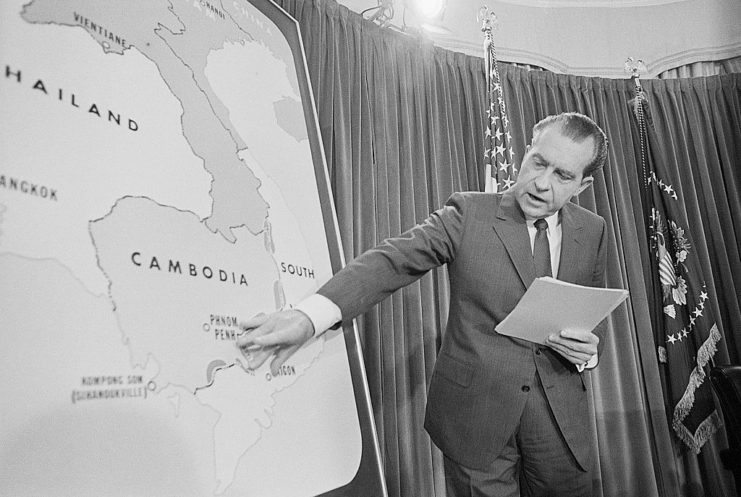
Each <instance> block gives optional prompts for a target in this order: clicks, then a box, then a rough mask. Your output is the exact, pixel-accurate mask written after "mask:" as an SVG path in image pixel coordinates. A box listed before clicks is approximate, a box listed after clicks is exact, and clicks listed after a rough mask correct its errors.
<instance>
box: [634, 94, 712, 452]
mask: <svg viewBox="0 0 741 497" xmlns="http://www.w3.org/2000/svg"><path fill="white" fill-rule="evenodd" d="M634 105H635V113H636V117H637V119H638V124H639V128H640V129H639V133H640V139H641V155H642V162H643V167H644V172H643V174H644V181H645V184H646V187H647V189H648V196H649V204H650V206H651V212H650V214H649V219H648V227H649V238H650V242H651V253H652V256H653V260H652V272H653V274H654V275H655V278H656V280H657V281H656V284H655V287H654V288H655V290H654V302H655V306H654V312H653V321H654V338H655V340H656V344H657V353H658V357H659V364H660V366H661V367H662V368H663V370H664V375H665V378H666V383H665V390H664V397H665V401H666V402H667V404H669V406H670V413H671V414H670V417H671V419H670V421H671V425H672V428H673V429H674V433H675V434H676V436H677V437H678V438H679V439H680V440H681V441H682V442H684V443H685V444H686V445H687V446H688V447H689V448H690V449H691V450H692V451H693V452H694V453H695V454H697V453H699V452H700V449H701V448H702V446H703V445H704V444H705V442H706V441H707V440H708V439H709V438H710V437H711V436H712V434H713V433H714V432H715V431H716V430H717V429H718V427H719V426H720V424H721V420H720V414H719V412H718V410H717V409H716V407H715V403H714V400H713V394H712V391H711V387H710V380H709V379H707V378H706V369H708V368H709V367H710V366H711V365H712V360H713V356H714V355H715V352H716V350H717V345H718V343H719V342H720V340H722V338H723V335H722V332H721V330H720V328H719V326H718V323H717V320H716V318H715V315H714V312H713V308H714V307H716V306H715V304H716V302H715V297H714V295H713V292H712V291H711V289H709V288H708V285H707V284H706V282H705V281H704V277H703V271H702V267H701V265H700V263H699V257H698V250H697V246H696V245H695V244H694V243H693V241H692V233H691V230H690V226H689V224H688V218H687V214H686V211H685V210H684V207H683V200H682V196H681V192H680V191H678V189H677V188H675V187H674V186H673V185H672V180H671V179H670V173H669V170H668V169H667V168H666V159H665V157H666V156H665V154H664V153H663V151H662V148H661V142H660V140H659V139H658V136H657V135H656V132H655V130H654V128H653V126H652V122H651V120H650V115H649V114H648V110H649V108H648V102H647V100H646V96H645V94H644V93H643V92H642V90H641V87H640V86H639V83H637V84H636V98H635V100H634Z"/></svg>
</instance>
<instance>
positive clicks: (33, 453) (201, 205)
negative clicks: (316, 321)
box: [0, 0, 362, 497]
mask: <svg viewBox="0 0 741 497" xmlns="http://www.w3.org/2000/svg"><path fill="white" fill-rule="evenodd" d="M0 47H1V48H0V54H1V55H0V63H1V64H2V66H3V73H2V75H0V77H1V78H2V79H0V106H2V108H3V109H4V115H5V118H4V119H3V120H2V122H0V143H2V147H0V271H2V273H3V275H5V277H4V278H3V279H2V282H1V283H0V308H1V309H2V312H0V328H2V329H3V330H13V332H12V333H4V334H2V336H1V337H0V347H2V348H3V350H6V351H9V353H8V354H7V356H8V359H7V360H4V361H3V362H2V363H1V364H0V374H3V375H5V377H6V378H10V379H11V380H10V381H6V382H4V383H3V385H2V386H1V387H0V395H2V396H3V399H4V401H3V403H2V406H1V407H0V419H2V427H1V428H0V465H2V466H3V467H4V468H7V471H4V473H6V476H7V477H5V476H4V478H2V479H0V494H2V495H17V496H24V495H29V496H30V495H75V496H81V495H82V496H84V495H91V496H92V495H96V496H99V495H179V496H187V495H193V496H196V495H198V496H203V495H214V496H237V495H239V496H244V495H247V496H276V497H277V496H285V495H296V496H309V495H317V494H321V493H323V492H327V491H330V490H332V489H335V488H338V487H340V486H342V485H344V484H346V483H347V482H348V481H350V480H351V479H352V478H353V476H354V475H355V474H356V472H357V470H358V465H359V462H360V457H361V445H362V444H361V435H360V430H359V425H358V417H357V408H356V405H355V398H354V392H353V384H352V379H351V376H350V372H349V365H348V362H347V361H348V359H347V355H346V354H347V352H346V349H345V343H344V340H343V337H342V334H341V333H337V332H335V333H332V332H330V333H328V334H326V335H324V336H322V337H321V338H319V339H316V340H313V341H311V342H310V343H308V344H307V345H306V346H305V347H303V348H302V349H301V350H299V351H298V352H297V353H296V354H295V355H294V356H293V357H291V359H290V360H289V361H288V362H287V363H286V364H285V365H284V366H283V367H282V368H281V369H280V371H279V373H278V374H277V375H275V376H273V375H271V374H270V371H269V365H268V364H266V365H264V366H263V367H261V368H259V369H257V370H254V371H252V370H249V369H247V368H246V365H245V363H244V362H243V360H242V357H241V353H240V351H239V350H238V349H237V348H236V347H235V341H236V337H237V335H238V334H239V333H240V330H239V328H238V322H239V320H241V319H245V318H247V317H250V316H252V315H254V314H256V313H258V312H272V311H274V310H276V309H280V308H283V307H286V306H291V305H293V304H295V303H297V302H298V301H300V300H301V299H302V298H304V297H306V296H307V295H309V294H310V293H312V292H313V291H315V290H316V289H317V288H318V287H319V286H320V285H321V284H322V283H323V282H324V281H326V280H327V279H328V278H329V277H330V276H331V272H332V270H331V264H330V259H329V248H328V237H329V236H330V234H328V233H327V231H326V229H325V221H324V214H323V210H322V202H329V199H320V191H319V189H318V188H317V185H318V183H320V182H323V181H326V177H325V176H324V174H326V173H324V172H323V171H320V172H319V173H318V172H317V170H316V168H315V166H314V164H315V163H314V159H313V157H312V153H311V148H310V145H309V133H308V130H307V126H306V122H307V118H306V117H305V114H304V112H305V111H304V104H303V102H302V98H301V96H300V91H299V82H298V75H297V70H296V66H295V61H294V56H293V52H292V49H291V47H290V46H289V44H288V42H287V41H286V39H285V38H284V37H283V35H282V34H281V31H280V30H279V29H278V28H277V27H276V25H275V24H274V22H273V21H272V20H271V19H270V18H268V17H267V16H266V15H265V14H263V13H262V11H261V10H259V9H258V8H256V7H255V6H253V5H252V4H250V3H249V2H246V1H229V2H220V1H205V0H195V1H193V0H169V1H168V0H159V1H150V0H146V1H144V0H138V1H135V2H123V3H122V2H114V1H99V0H88V1H84V0H69V1H64V2H60V1H53V0H32V1H28V0H25V1H21V0H16V1H8V2H2V4H0ZM302 70H303V69H302ZM309 119H314V117H313V116H311V117H310V118H309ZM331 236H335V235H334V234H332V235H331ZM338 420H342V421H341V422H339V421H338ZM124 468H125V469H124ZM286 468H290V471H289V472H286Z"/></svg>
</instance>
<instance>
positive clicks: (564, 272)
mask: <svg viewBox="0 0 741 497" xmlns="http://www.w3.org/2000/svg"><path fill="white" fill-rule="evenodd" d="M573 211H574V209H573V205H572V204H571V203H570V202H567V203H566V205H564V206H563V207H562V208H561V262H560V263H559V266H558V279H559V280H562V281H568V282H573V281H574V280H575V278H576V274H577V269H578V268H579V260H580V257H579V254H580V253H581V250H583V249H584V244H583V242H582V237H583V235H584V226H583V225H582V223H581V222H580V221H579V219H578V218H577V217H576V216H575V215H574V213H573Z"/></svg>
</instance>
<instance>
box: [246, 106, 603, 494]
mask: <svg viewBox="0 0 741 497" xmlns="http://www.w3.org/2000/svg"><path fill="white" fill-rule="evenodd" d="M606 157H607V140H606V137H605V135H604V133H603V132H602V130H601V129H600V128H599V127H598V126H597V125H596V124H595V123H594V122H593V121H592V120H591V119H589V118H587V117H586V116H583V115H581V114H576V113H566V114H560V115H558V116H551V117H549V118H546V119H544V120H543V121H541V122H539V123H538V124H536V125H535V127H534V128H533V140H532V144H531V145H529V146H528V147H527V152H526V154H525V156H524V158H523V161H522V164H521V166H520V172H519V176H518V178H517V182H516V184H515V185H514V186H513V187H512V188H511V189H510V190H508V191H507V192H505V193H503V194H490V193H474V192H466V193H456V194H454V195H452V196H451V197H450V199H449V200H448V201H447V203H446V205H445V206H444V207H443V208H441V209H440V210H438V211H435V212H434V213H432V214H431V215H430V217H428V218H427V220H425V222H423V223H422V224H419V225H417V226H415V227H414V228H412V229H410V230H408V231H407V232H405V233H403V234H402V235H400V236H399V237H396V238H391V239H388V240H385V241H384V242H382V243H381V244H380V245H378V246H377V247H375V248H373V249H371V250H369V251H367V252H365V253H364V254H362V255H360V256H359V257H358V258H356V259H355V260H353V261H352V262H351V263H350V264H348V265H347V266H346V267H345V268H344V269H342V270H341V271H340V272H338V273H337V274H336V275H335V276H334V277H333V278H332V279H331V280H330V281H329V282H327V283H326V284H325V285H324V286H323V287H322V288H321V289H319V291H318V292H317V294H316V295H313V296H311V297H309V298H308V299H307V300H306V301H304V302H302V303H301V304H300V305H299V306H297V308H295V309H291V310H287V311H280V312H277V313H274V314H271V315H270V316H261V317H256V318H253V319H252V320H250V321H248V322H246V323H243V328H244V329H245V330H246V331H247V332H246V333H245V335H244V336H243V337H241V338H240V339H239V342H238V344H239V346H240V347H242V348H243V350H245V351H249V352H250V353H252V354H253V355H252V357H251V362H250V365H251V366H253V367H258V366H259V365H260V364H262V363H263V362H264V361H265V360H266V359H267V358H268V357H269V356H272V355H274V356H275V357H274V358H273V363H272V367H273V368H276V367H277V366H278V365H279V364H282V363H283V361H285V360H286V358H287V357H288V356H290V355H291V354H292V353H293V352H294V351H295V350H296V349H297V348H298V347H300V346H301V345H302V344H303V343H304V342H305V341H306V340H308V339H309V338H311V337H312V336H313V335H314V334H315V333H321V332H323V331H324V330H325V329H326V328H328V327H329V326H331V325H333V324H335V323H337V322H339V321H344V320H349V319H352V318H353V317H355V316H357V315H358V314H360V313H362V312H365V311H366V310H368V309H369V308H370V307H371V306H373V305H374V304H376V303H377V302H379V301H380V300H382V299H383V298H385V297H387V296H388V295H390V294H391V293H392V292H394V291H395V290H396V289H398V288H400V287H402V286H404V285H407V284H409V283H411V282H413V281H415V280H416V279H418V278H420V277H421V276H422V275H423V274H425V273H426V272H427V271H429V270H430V269H432V268H434V267H437V266H440V265H442V264H447V265H448V274H449V278H450V312H449V319H448V323H447V328H446V332H445V334H444V336H443V342H442V347H441V349H440V353H439V355H438V358H437V362H436V365H435V371H434V373H433V375H432V380H431V382H430V387H429V392H428V400H427V412H426V417H425V428H426V429H427V431H428V432H429V434H430V437H431V438H432V440H433V441H434V442H435V444H436V445H437V446H438V447H439V448H440V449H441V450H442V452H443V454H444V456H445V473H446V484H447V490H448V495H449V496H455V497H457V496H497V497H498V496H518V495H521V494H522V495H528V496H569V497H572V496H588V495H591V477H590V475H589V471H590V467H591V464H590V460H589V455H590V447H591V439H590V433H591V430H590V429H589V427H588V426H587V423H589V419H590V418H589V412H588V407H587V392H586V387H585V383H584V379H583V377H582V374H583V371H584V369H585V368H591V367H594V366H595V365H596V363H597V358H598V352H599V348H600V347H599V343H600V338H599V336H600V334H601V333H602V332H603V327H602V326H599V327H598V328H597V329H596V330H594V332H589V331H584V330H562V331H560V332H559V333H554V334H553V335H551V336H550V337H549V339H548V341H547V346H543V345H538V344H534V343H531V342H527V341H524V340H519V339H516V338H511V337H508V336H504V335H499V334H498V333H497V332H496V331H494V328H495V326H496V325H497V324H498V323H499V322H500V321H502V320H503V319H504V318H505V317H506V316H507V315H508V314H509V312H511V311H512V309H513V308H514V307H515V306H516V305H517V303H518V301H519V300H520V298H521V297H522V296H523V294H524V293H525V291H526V290H527V288H528V286H529V285H530V284H531V283H532V281H533V279H534V278H536V277H537V276H544V275H551V274H553V275H557V277H558V279H560V280H564V281H568V282H571V283H577V284H581V285H588V286H604V281H605V256H606V243H607V231H606V225H605V221H604V220H603V219H602V218H601V217H599V216H597V215H595V214H592V213H591V212H589V211H587V210H585V209H582V208H581V207H579V206H577V205H575V204H573V203H570V202H569V199H570V198H572V197H573V196H575V195H577V194H579V193H580V192H581V191H583V190H584V189H585V188H587V187H589V186H590V185H591V183H592V181H593V175H594V173H595V171H597V170H598V169H599V168H601V167H602V166H603V165H604V163H605V162H606ZM584 305H589V304H588V302H585V303H584ZM255 347H263V348H262V349H255Z"/></svg>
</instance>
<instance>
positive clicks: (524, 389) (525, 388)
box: [522, 385, 530, 392]
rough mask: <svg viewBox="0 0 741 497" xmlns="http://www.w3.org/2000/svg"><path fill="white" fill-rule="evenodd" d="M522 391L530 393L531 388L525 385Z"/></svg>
mask: <svg viewBox="0 0 741 497" xmlns="http://www.w3.org/2000/svg"><path fill="white" fill-rule="evenodd" d="M522 391H523V392H529V391H530V387H529V386H527V385H523V386H522Z"/></svg>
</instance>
